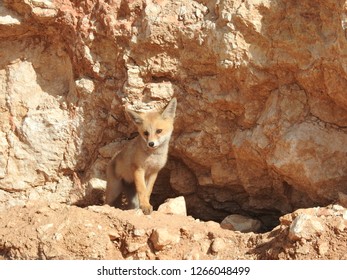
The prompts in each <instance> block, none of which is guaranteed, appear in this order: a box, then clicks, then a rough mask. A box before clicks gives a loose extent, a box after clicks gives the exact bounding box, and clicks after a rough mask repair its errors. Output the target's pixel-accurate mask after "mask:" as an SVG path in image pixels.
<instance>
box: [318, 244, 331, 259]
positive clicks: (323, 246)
mask: <svg viewBox="0 0 347 280" xmlns="http://www.w3.org/2000/svg"><path fill="white" fill-rule="evenodd" d="M318 251H319V254H320V255H321V256H324V255H325V254H326V253H327V252H328V251H329V243H328V242H322V243H321V244H320V245H319V247H318Z"/></svg>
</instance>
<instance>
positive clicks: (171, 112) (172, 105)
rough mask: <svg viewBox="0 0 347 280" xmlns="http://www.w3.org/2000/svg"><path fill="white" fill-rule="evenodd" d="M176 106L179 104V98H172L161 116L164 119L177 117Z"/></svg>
mask: <svg viewBox="0 0 347 280" xmlns="http://www.w3.org/2000/svg"><path fill="white" fill-rule="evenodd" d="M176 106H177V100H176V98H172V99H171V101H170V102H169V104H168V105H167V106H166V108H165V109H164V111H163V112H162V113H161V116H162V117H163V118H164V119H169V118H170V119H173V118H175V114H176Z"/></svg>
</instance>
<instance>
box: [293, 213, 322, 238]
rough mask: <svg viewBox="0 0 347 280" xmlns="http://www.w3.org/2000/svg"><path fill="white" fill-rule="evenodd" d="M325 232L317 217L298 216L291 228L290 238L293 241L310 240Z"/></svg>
mask: <svg viewBox="0 0 347 280" xmlns="http://www.w3.org/2000/svg"><path fill="white" fill-rule="evenodd" d="M323 230H324V227H323V226H322V224H321V223H320V221H319V220H318V218H317V217H314V216H312V215H307V214H301V215H299V216H297V217H296V218H295V219H294V221H293V222H292V224H291V225H290V227H289V234H288V237H289V239H291V240H294V241H295V240H300V239H306V240H308V239H310V238H311V237H312V236H313V235H316V234H319V233H320V232H322V231H323Z"/></svg>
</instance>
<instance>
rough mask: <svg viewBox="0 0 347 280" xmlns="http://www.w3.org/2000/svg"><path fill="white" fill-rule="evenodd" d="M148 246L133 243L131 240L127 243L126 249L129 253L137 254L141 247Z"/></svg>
mask: <svg viewBox="0 0 347 280" xmlns="http://www.w3.org/2000/svg"><path fill="white" fill-rule="evenodd" d="M145 245H147V243H137V242H133V241H132V240H129V241H127V242H126V248H127V251H128V252H129V253H133V252H136V251H137V250H139V249H140V248H141V247H143V246H145Z"/></svg>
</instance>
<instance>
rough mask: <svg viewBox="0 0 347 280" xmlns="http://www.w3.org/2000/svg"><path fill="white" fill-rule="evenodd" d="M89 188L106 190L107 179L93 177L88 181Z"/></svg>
mask: <svg viewBox="0 0 347 280" xmlns="http://www.w3.org/2000/svg"><path fill="white" fill-rule="evenodd" d="M88 188H89V190H105V189H106V181H105V180H101V179H99V178H92V179H90V180H89V182H88Z"/></svg>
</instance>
